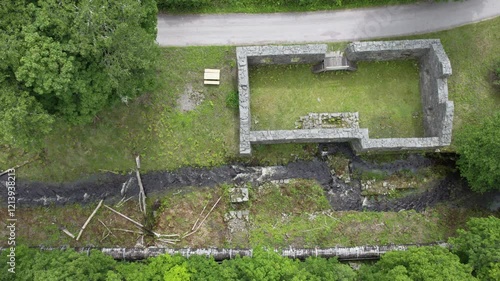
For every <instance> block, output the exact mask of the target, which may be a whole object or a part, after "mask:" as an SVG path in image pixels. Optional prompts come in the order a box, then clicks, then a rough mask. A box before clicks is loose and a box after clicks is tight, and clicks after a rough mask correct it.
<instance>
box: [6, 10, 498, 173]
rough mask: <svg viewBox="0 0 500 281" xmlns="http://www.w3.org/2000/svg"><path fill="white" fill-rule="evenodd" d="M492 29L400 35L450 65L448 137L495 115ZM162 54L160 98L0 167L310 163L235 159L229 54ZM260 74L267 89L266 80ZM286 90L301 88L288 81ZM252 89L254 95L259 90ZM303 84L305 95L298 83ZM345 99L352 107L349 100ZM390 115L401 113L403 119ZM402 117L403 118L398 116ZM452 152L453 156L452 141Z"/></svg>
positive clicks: (71, 131) (278, 152)
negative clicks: (211, 81)
mask: <svg viewBox="0 0 500 281" xmlns="http://www.w3.org/2000/svg"><path fill="white" fill-rule="evenodd" d="M498 30H500V18H496V19H493V20H489V21H484V22H481V23H478V24H474V25H468V26H464V27H460V28H456V29H453V30H449V31H443V32H438V33H433V34H426V35H419V36H412V37H405V38H408V39H413V38H440V39H441V41H442V42H443V45H444V48H445V50H446V52H447V54H448V56H449V57H450V60H451V64H452V67H453V75H452V76H451V77H450V78H449V81H448V82H449V98H450V99H451V100H453V101H454V103H455V118H454V133H456V132H458V131H459V130H461V128H462V126H463V124H467V123H469V124H475V123H479V122H480V121H481V120H482V119H483V118H484V117H485V116H488V115H491V114H492V113H493V112H495V111H498V108H499V106H500V95H498V92H497V91H496V90H495V89H494V88H493V87H492V86H491V85H490V83H489V79H490V70H491V68H492V67H493V65H494V62H495V61H497V60H498V59H499V55H498V54H500V34H499V33H498ZM398 39H401V38H398ZM162 53H163V56H162V57H161V58H159V59H161V60H162V64H163V67H162V68H161V69H160V70H159V72H158V76H159V78H158V79H159V80H160V81H161V87H160V88H159V89H158V90H157V91H154V92H151V93H145V94H144V95H143V96H141V97H139V98H138V99H136V100H135V101H132V102H129V104H128V105H126V104H117V105H116V106H115V107H113V108H110V109H108V110H106V111H105V112H102V113H100V114H99V115H98V116H96V118H95V120H94V123H92V124H89V125H85V126H70V125H68V124H66V123H65V122H64V121H61V120H60V121H58V122H56V125H55V127H54V129H53V131H52V133H51V134H50V135H49V137H47V139H46V140H45V149H44V150H43V151H41V152H23V151H19V150H15V149H8V148H6V147H2V150H1V151H0V168H1V169H2V170H4V169H7V168H9V167H12V166H15V165H17V164H21V163H23V162H25V161H26V160H29V159H33V158H34V157H35V156H38V158H35V160H34V161H32V162H30V163H29V164H27V165H25V166H23V167H22V168H20V169H18V170H17V176H18V177H21V178H29V179H33V180H44V181H62V180H73V179H76V178H78V177H81V176H84V175H87V174H91V173H98V172H102V171H115V172H126V171H129V170H130V169H132V168H133V167H134V165H135V163H134V157H135V156H136V155H137V154H141V156H142V165H143V169H144V171H150V170H165V169H175V168H178V167H180V166H185V165H188V166H212V165H219V164H223V163H230V162H233V161H242V162H245V163H249V164H262V165H272V164H281V163H286V162H288V161H291V160H295V159H304V158H308V157H311V155H312V154H314V153H315V152H316V149H315V146H314V145H306V146H304V145H300V144H292V145H262V146H255V147H254V150H253V152H254V153H253V156H252V157H251V158H244V159H240V158H238V156H237V152H238V131H237V130H238V117H237V112H236V110H235V109H232V108H231V107H228V106H227V105H226V97H227V96H228V95H229V94H231V93H232V92H233V91H235V90H236V79H237V76H236V62H235V49H234V47H189V48H164V49H163V50H162ZM389 65H391V66H392V67H391V68H393V67H394V68H395V69H396V70H397V69H400V70H401V71H402V72H406V71H409V72H410V73H396V74H394V75H398V77H406V75H408V77H410V78H411V77H413V76H412V75H413V73H414V71H415V69H414V68H413V66H412V65H409V64H406V63H402V64H400V65H398V63H394V64H391V63H390V64H389ZM382 66H384V63H381V64H380V65H378V64H373V66H371V70H372V71H371V72H373V71H388V73H387V74H388V75H389V76H390V75H392V74H391V73H393V72H391V71H395V70H392V69H391V68H386V67H382ZM398 67H399V68H398ZM204 68H219V69H221V71H222V73H221V79H222V82H221V85H220V86H218V87H207V86H204V85H203V69H204ZM379 68H380V69H379ZM363 69H365V70H367V71H368V70H370V66H366V67H363V65H361V66H360V71H365V70H363ZM299 70H300V73H301V74H300V75H304V73H305V72H303V70H301V68H300V67H298V68H296V69H293V68H292V69H291V70H290V73H289V74H287V75H291V76H293V73H294V71H297V72H298V71H299ZM266 72H277V71H273V68H269V69H268V70H265V71H264V74H265V73H266ZM371 72H370V73H371ZM367 73H368V72H367ZM254 74H255V73H254ZM257 75H259V74H258V73H257ZM328 75H331V76H332V77H331V78H332V79H333V81H335V79H337V80H338V83H339V84H338V85H341V83H344V81H342V79H348V78H349V79H350V77H349V76H352V75H358V76H360V75H361V76H362V74H355V73H352V74H338V75H337V76H336V74H327V75H324V76H323V78H315V79H319V81H318V83H322V87H325V85H328V83H333V82H330V79H327V78H328ZM261 76H262V79H261V80H262V81H263V82H264V81H265V79H267V78H266V77H264V75H261ZM315 77H316V76H315ZM376 77H377V76H376V75H375V77H372V78H373V79H371V78H370V76H369V75H366V78H364V80H363V81H364V82H366V83H367V84H369V85H357V84H355V83H354V82H353V81H351V82H349V84H345V85H348V86H349V87H351V86H353V87H354V89H347V87H346V92H347V91H357V92H359V93H360V92H362V91H361V89H363V88H367V89H369V86H370V85H372V83H374V85H378V84H379V83H387V81H389V82H390V79H391V78H390V77H386V78H384V79H389V80H385V82H384V81H381V82H379V81H378V79H376ZM382 77H385V75H384V76H382ZM410 78H409V80H404V81H406V82H405V83H408V84H407V85H409V86H408V87H410V86H411V85H414V84H413V82H411V83H410V81H412V79H413V78H411V79H410ZM370 79H371V80H370ZM254 80H255V79H254ZM297 80H298V79H297ZM268 81H269V80H268ZM271 81H272V80H271ZM257 82H258V81H257ZM280 83H284V82H283V81H281V82H280ZM290 83H299V82H298V81H293V79H292V82H290ZM380 85H382V86H381V87H382V88H381V89H386V90H389V89H391V88H392V87H393V86H391V85H392V84H391V83H388V84H380ZM384 85H385V86H384ZM253 86H255V85H252V87H253ZM256 86H257V90H258V88H259V85H258V83H257V85H256ZM298 86H301V85H298ZM269 87H275V86H274V85H270V86H269ZM301 87H302V89H304V88H305V86H304V85H302V86H301ZM315 87H316V86H315ZM318 87H319V86H318ZM357 87H359V89H358V88H357ZM394 87H396V86H394ZM398 87H399V86H398ZM405 87H406V86H405ZM263 89H264V88H263ZM320 92H321V91H320ZM196 93H199V94H201V95H202V96H203V98H202V100H199V102H200V105H199V106H198V107H196V108H195V109H194V110H192V111H189V112H183V111H182V110H181V109H179V108H177V104H178V102H177V101H178V99H179V97H182V96H183V95H190V94H194V95H195V96H197V94H196ZM252 93H253V91H252ZM257 94H258V93H257ZM307 94H312V95H313V96H312V97H304V98H307V99H308V101H310V100H312V105H310V106H318V104H319V103H318V102H317V96H316V95H317V94H318V93H317V92H313V93H307ZM295 95H297V94H295ZM265 98H270V97H265ZM321 98H322V99H328V98H326V97H321ZM413 98H416V97H413ZM344 101H345V102H349V103H351V104H353V105H355V104H354V102H351V100H350V99H348V98H347V99H345V100H344ZM359 102H365V101H363V100H360V101H359ZM332 104H333V105H335V103H332ZM410 104H413V105H412V106H414V105H415V104H414V103H410ZM368 106H369V105H367V108H368ZM404 106H406V105H399V104H397V103H396V104H394V107H395V108H400V109H404V108H405V107H404ZM313 109H314V108H313ZM375 109H376V108H375ZM318 110H319V109H318ZM387 110H389V111H390V110H391V109H389V108H388V109H387ZM406 110H409V111H410V112H406ZM404 111H405V112H404V114H405V115H404V116H406V117H408V116H411V112H413V109H404ZM390 112H391V111H390ZM394 114H396V116H398V114H399V113H398V112H395V113H394ZM294 115H295V114H294ZM297 115H298V114H297ZM400 115H401V116H403V114H402V113H401V114H400ZM406 117H405V118H406ZM295 118H297V116H293V118H292V117H289V118H288V117H287V118H286V120H287V122H289V121H290V120H293V121H294V120H295ZM385 121H387V120H385ZM384 124H387V122H385V123H384ZM407 124H408V123H407ZM409 124H410V126H409V130H410V131H415V128H414V127H412V126H411V124H413V123H409ZM261 125H262V123H261ZM375 126H376V124H375ZM395 126H396V127H397V126H398V124H395ZM398 128H399V127H398ZM372 130H373V129H372ZM382 133H384V132H383V131H382ZM449 149H450V150H453V149H454V148H453V143H452V146H451V147H450V148H449Z"/></svg>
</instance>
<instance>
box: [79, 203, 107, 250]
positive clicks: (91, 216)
mask: <svg viewBox="0 0 500 281" xmlns="http://www.w3.org/2000/svg"><path fill="white" fill-rule="evenodd" d="M103 201H104V200H101V201H99V204H97V207H96V208H95V209H94V211H93V212H92V214H91V215H90V217H89V218H88V219H87V221H86V222H85V223H84V224H83V226H82V229H80V233H78V236H77V237H76V241H78V240H80V236H82V233H83V230H85V228H86V227H87V224H89V222H90V220H91V219H92V218H93V217H94V215H95V214H96V213H97V210H99V208H101V205H102V202H103Z"/></svg>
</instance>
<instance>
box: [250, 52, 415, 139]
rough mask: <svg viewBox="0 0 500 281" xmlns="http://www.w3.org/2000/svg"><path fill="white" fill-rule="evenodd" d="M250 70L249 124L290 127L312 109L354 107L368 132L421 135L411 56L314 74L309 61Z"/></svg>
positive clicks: (374, 135)
mask: <svg viewBox="0 0 500 281" xmlns="http://www.w3.org/2000/svg"><path fill="white" fill-rule="evenodd" d="M249 72H250V89H251V93H250V99H251V105H250V107H251V112H252V129H253V130H278V129H294V128H295V122H296V121H297V120H298V119H299V117H300V116H305V115H307V114H308V113H311V112H315V113H322V112H359V118H360V127H361V128H368V129H369V130H370V131H369V132H370V137H371V138H394V137H422V136H423V133H424V132H423V124H422V104H421V101H420V92H419V73H418V65H417V62H416V61H412V60H409V61H390V62H360V63H359V64H358V70H357V71H355V72H342V71H332V72H326V73H321V74H313V73H312V72H311V65H285V66H278V65H266V66H255V67H251V68H250V69H249Z"/></svg>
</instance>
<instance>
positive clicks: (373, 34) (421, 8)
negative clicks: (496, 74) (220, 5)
mask: <svg viewBox="0 0 500 281" xmlns="http://www.w3.org/2000/svg"><path fill="white" fill-rule="evenodd" d="M499 15H500V0H467V1H463V2H450V3H421V4H415V5H404V6H387V7H380V8H370V9H355V10H340V11H326V12H309V13H276V14H221V15H175V16H174V15H159V16H158V36H157V41H158V43H159V44H160V45H161V46H202V45H248V44H268V43H302V42H326V41H329V42H335V41H353V40H362V39H372V38H381V37H391V36H401V35H410V34H418V33H427V32H432V31H439V30H444V29H449V28H453V27H456V26H460V25H464V24H468V23H473V22H478V21H482V20H486V19H490V18H494V17H497V16H499Z"/></svg>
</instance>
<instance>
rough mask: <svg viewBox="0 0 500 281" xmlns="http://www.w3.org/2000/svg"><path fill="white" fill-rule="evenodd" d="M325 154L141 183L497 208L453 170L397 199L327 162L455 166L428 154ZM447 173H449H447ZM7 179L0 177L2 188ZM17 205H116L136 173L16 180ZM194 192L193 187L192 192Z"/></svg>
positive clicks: (499, 197) (345, 204) (362, 167)
mask: <svg viewBox="0 0 500 281" xmlns="http://www.w3.org/2000/svg"><path fill="white" fill-rule="evenodd" d="M320 151H324V153H323V154H324V155H323V157H322V156H318V158H316V159H314V160H312V161H298V162H294V163H290V164H288V165H285V166H272V167H249V166H243V165H237V164H235V165H226V166H221V167H216V168H210V169H207V168H182V169H179V170H177V171H174V172H150V173H146V174H142V182H143V185H144V187H145V189H146V193H147V194H155V193H156V194H161V193H164V192H168V191H174V190H179V189H183V188H187V187H215V186H217V185H220V184H224V183H228V184H235V185H245V184H248V183H251V184H252V185H254V186H257V185H259V184H263V183H266V182H270V181H275V182H280V181H284V180H288V179H298V178H301V179H314V180H316V181H318V182H319V183H320V184H321V185H322V186H323V188H324V189H325V194H326V196H327V198H328V200H329V201H330V204H331V206H332V208H333V209H334V210H338V211H340V210H375V211H399V210H402V209H406V210H408V209H415V210H417V211H420V210H423V209H424V208H426V207H429V206H433V205H435V204H437V203H440V202H448V203H450V204H457V205H460V206H465V207H470V208H489V209H492V208H493V210H495V209H496V210H498V208H499V207H500V192H492V193H487V194H482V195H480V194H475V193H472V192H471V191H470V190H469V188H468V187H467V183H466V182H465V181H464V180H463V179H461V178H460V176H459V174H458V173H457V172H449V173H447V174H446V176H445V177H444V178H443V179H442V180H440V181H439V182H436V183H435V184H434V185H433V186H432V187H430V188H428V189H427V190H425V191H423V192H418V193H413V194H409V195H407V196H401V197H398V198H391V197H388V196H377V197H376V198H374V197H371V198H365V197H364V196H362V192H361V184H360V181H359V180H357V179H353V180H352V181H350V182H349V183H345V181H343V180H341V179H339V178H338V177H337V176H336V175H332V173H331V170H330V167H329V166H328V163H327V162H326V160H325V157H324V156H325V155H326V154H338V153H342V154H343V155H345V156H347V157H348V158H349V162H350V165H349V167H350V170H351V171H383V172H384V173H386V174H388V175H390V174H393V173H396V172H398V171H401V170H403V169H404V170H408V171H416V170H417V169H420V168H423V167H430V166H433V165H443V164H444V165H451V166H453V165H454V162H453V161H452V160H449V159H448V160H447V159H444V160H443V159H442V157H441V158H440V159H439V158H436V157H432V156H422V155H408V156H407V157H406V158H405V160H396V161H392V162H389V163H381V164H376V163H372V162H369V161H365V160H363V159H362V158H360V157H358V156H356V155H355V154H354V153H353V152H352V150H351V149H350V147H349V146H347V145H343V144H332V145H320ZM450 170H451V169H450ZM6 180H7V177H6V176H2V177H0V184H2V185H4V186H5V181H6ZM16 186H17V187H16V191H17V201H18V206H20V207H29V206H42V205H64V204H70V203H84V204H85V203H91V202H96V201H98V200H100V199H103V198H104V199H106V200H109V201H119V200H120V199H121V198H122V197H125V198H128V197H131V196H134V195H137V193H138V190H139V187H138V184H137V179H136V177H135V173H130V174H128V175H116V174H111V173H105V174H97V175H93V176H90V177H87V178H84V179H80V180H77V181H74V182H66V183H46V182H33V181H24V180H22V179H18V180H17V182H16ZM0 190H1V191H0V197H1V199H0V202H1V203H0V204H2V205H3V204H5V202H7V199H6V197H7V192H6V191H7V190H6V189H5V188H2V189H0ZM190 190H192V188H190Z"/></svg>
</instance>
